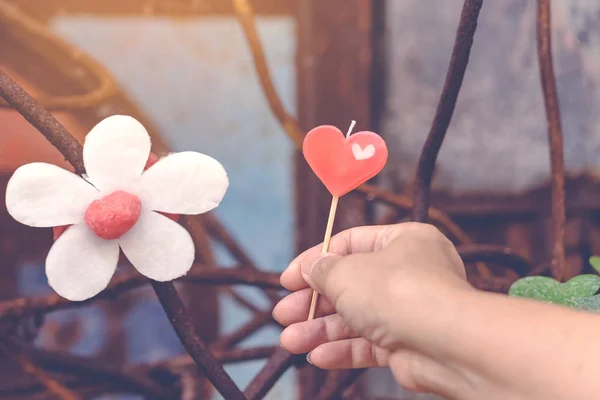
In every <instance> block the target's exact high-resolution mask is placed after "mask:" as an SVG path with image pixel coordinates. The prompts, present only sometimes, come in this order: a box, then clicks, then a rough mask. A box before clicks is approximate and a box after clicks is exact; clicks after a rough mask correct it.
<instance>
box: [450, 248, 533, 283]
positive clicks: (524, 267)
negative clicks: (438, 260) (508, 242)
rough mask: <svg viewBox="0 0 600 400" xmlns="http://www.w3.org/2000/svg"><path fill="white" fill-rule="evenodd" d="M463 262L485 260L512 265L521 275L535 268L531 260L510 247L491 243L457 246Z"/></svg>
mask: <svg viewBox="0 0 600 400" xmlns="http://www.w3.org/2000/svg"><path fill="white" fill-rule="evenodd" d="M456 250H457V251H458V254H459V255H460V257H461V258H462V260H463V262H465V263H469V262H476V261H484V262H487V263H491V264H499V265H502V266H505V267H510V269H512V270H513V271H515V272H516V273H517V274H519V276H526V275H527V274H528V273H529V271H531V270H532V269H533V266H532V265H531V262H529V260H527V259H526V258H524V257H522V256H520V255H519V254H517V253H515V252H514V251H513V250H511V249H510V248H508V247H504V246H496V245H490V244H476V245H475V244H474V245H464V246H458V247H457V248H456Z"/></svg>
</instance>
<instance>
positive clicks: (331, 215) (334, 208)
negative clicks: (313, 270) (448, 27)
mask: <svg viewBox="0 0 600 400" xmlns="http://www.w3.org/2000/svg"><path fill="white" fill-rule="evenodd" d="M355 125H356V121H354V120H352V122H351V123H350V127H349V128H348V132H346V139H348V138H349V137H350V135H351V134H352V129H354V126H355ZM339 199H340V198H339V197H338V196H333V199H331V208H330V209H329V218H328V219H327V228H326V229H325V238H324V239H323V248H322V249H321V253H327V252H329V242H331V232H333V221H334V220H335V212H336V211H337V205H338V200H339ZM318 301H319V293H318V292H317V291H316V290H313V294H312V300H311V301H310V309H309V311H308V321H310V320H312V319H315V312H316V311H317V302H318Z"/></svg>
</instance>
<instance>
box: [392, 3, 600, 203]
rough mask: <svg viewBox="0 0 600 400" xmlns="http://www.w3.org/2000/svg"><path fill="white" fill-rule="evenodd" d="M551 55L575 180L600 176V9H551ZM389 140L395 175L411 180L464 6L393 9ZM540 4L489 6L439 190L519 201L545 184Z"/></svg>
mask: <svg viewBox="0 0 600 400" xmlns="http://www.w3.org/2000/svg"><path fill="white" fill-rule="evenodd" d="M552 6H553V14H552V17H553V18H552V19H553V24H554V29H553V41H554V42H553V51H554V55H555V70H556V76H557V81H558V89H559V96H560V102H561V107H562V118H563V131H564V141H565V159H566V165H567V168H568V171H569V173H571V174H578V173H582V172H586V171H587V172H591V173H594V172H595V171H597V170H598V169H599V168H600V132H598V131H599V130H600V119H599V116H598V113H597V111H596V110H598V109H599V102H600V92H599V90H598V84H599V83H600V3H598V2H597V1H595V0H554V1H553V2H552ZM387 7H388V8H387V15H386V24H387V34H388V39H389V40H388V43H387V57H388V63H387V69H388V74H387V76H388V96H387V104H386V110H385V118H384V129H383V131H384V134H386V135H387V137H388V140H389V145H390V148H391V163H390V165H391V168H390V169H391V170H392V171H388V172H393V173H396V174H398V176H399V179H400V180H401V181H403V182H408V181H409V180H411V179H412V176H413V173H414V166H415V164H416V160H417V158H418V154H419V152H420V150H421V148H422V145H423V142H424V140H425V137H426V136H427V133H428V132H429V128H430V126H431V121H432V119H433V116H434V113H435V107H436V105H437V101H438V98H439V94H440V91H441V88H442V85H443V81H444V78H445V73H446V69H447V67H448V62H449V59H450V54H451V50H452V44H453V41H454V36H455V32H456V27H457V24H458V18H459V15H460V10H461V7H462V0H445V1H438V0H421V1H389V2H388V3H387ZM535 13H536V3H535V1H531V0H494V1H485V2H484V4H483V8H482V11H481V15H480V20H479V26H478V29H477V33H476V35H475V44H474V46H473V51H472V53H471V61H470V64H469V67H468V69H467V73H466V77H465V80H464V84H463V87H462V90H461V93H460V96H459V101H458V104H457V107H456V111H455V114H454V118H453V120H452V124H451V126H450V130H449V132H448V136H447V138H446V141H445V143H444V145H443V147H442V150H441V153H440V156H439V159H438V161H439V163H438V169H437V173H436V179H435V181H434V186H435V187H436V188H441V189H448V190H453V191H455V192H472V191H492V190H501V191H521V190H526V189H528V188H531V187H533V186H537V185H539V184H541V183H543V181H544V180H545V179H547V178H548V177H549V156H548V149H547V143H546V140H547V139H546V121H545V113H544V108H543V103H542V97H541V96H542V95H541V87H540V80H539V72H538V61H537V54H536V47H535V46H536V38H535Z"/></svg>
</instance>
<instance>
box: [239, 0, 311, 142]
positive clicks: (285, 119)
mask: <svg viewBox="0 0 600 400" xmlns="http://www.w3.org/2000/svg"><path fill="white" fill-rule="evenodd" d="M232 2H233V9H234V10H235V15H236V16H237V19H238V21H239V22H240V25H241V27H242V29H243V31H244V36H245V37H246V40H247V41H248V46H249V47H250V51H251V52H252V58H253V59H254V68H256V73H257V75H258V79H259V80H260V85H261V87H262V88H263V91H264V92H265V97H266V98H267V102H268V104H269V107H270V108H271V112H272V113H273V114H274V115H275V117H276V118H277V119H278V120H279V121H280V122H281V125H282V126H283V129H284V130H285V132H286V133H287V135H288V136H289V138H290V139H291V140H292V142H294V144H295V145H296V147H298V148H300V147H302V141H303V140H304V133H303V132H302V129H301V128H300V124H299V123H298V120H297V119H296V118H295V117H293V116H292V115H290V114H289V113H288V112H287V111H286V109H285V107H284V106H283V103H282V102H281V99H280V98H279V95H278V94H277V90H276V89H275V85H274V84H273V79H271V73H270V72H269V66H268V65H267V60H266V58H265V52H264V50H263V47H262V44H261V42H260V38H259V36H258V31H257V30H256V20H255V18H254V10H253V9H252V5H251V4H250V1H249V0H232Z"/></svg>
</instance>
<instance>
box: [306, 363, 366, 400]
mask: <svg viewBox="0 0 600 400" xmlns="http://www.w3.org/2000/svg"><path fill="white" fill-rule="evenodd" d="M365 371H366V369H354V370H351V371H344V372H342V373H341V374H340V375H339V376H337V377H336V378H335V379H331V380H329V379H328V380H327V381H326V382H325V385H323V388H322V389H321V391H320V392H319V393H318V394H317V397H316V398H315V400H333V399H337V398H339V397H338V396H339V395H340V394H342V393H343V392H344V390H346V389H347V388H348V387H349V386H350V385H352V384H353V383H354V382H355V381H356V380H357V379H358V378H359V377H360V376H361V375H362V374H363V372H365Z"/></svg>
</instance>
